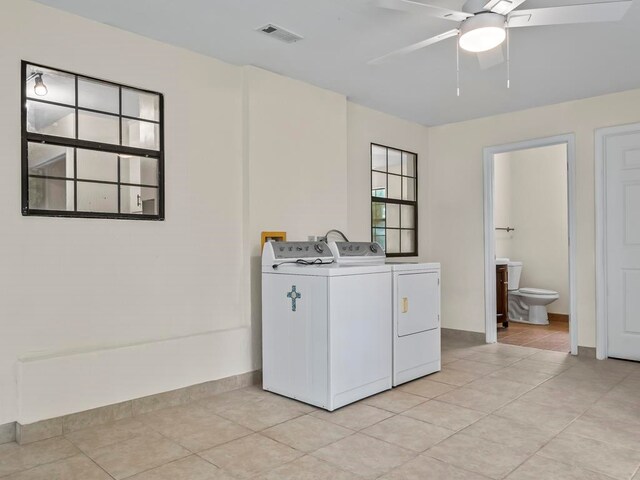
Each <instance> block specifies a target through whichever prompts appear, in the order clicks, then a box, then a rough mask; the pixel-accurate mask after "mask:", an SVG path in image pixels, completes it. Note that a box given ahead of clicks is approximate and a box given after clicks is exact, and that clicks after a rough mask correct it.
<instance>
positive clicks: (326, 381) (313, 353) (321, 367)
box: [262, 242, 392, 410]
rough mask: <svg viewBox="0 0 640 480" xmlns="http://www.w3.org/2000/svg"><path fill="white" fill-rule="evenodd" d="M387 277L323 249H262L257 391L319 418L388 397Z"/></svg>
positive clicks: (383, 269)
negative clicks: (312, 410)
mask: <svg viewBox="0 0 640 480" xmlns="http://www.w3.org/2000/svg"><path fill="white" fill-rule="evenodd" d="M383 255H384V254H383ZM391 277H392V274H391V267H390V266H387V265H384V264H383V263H382V264H381V263H378V264H376V265H346V264H338V263H335V262H334V258H333V255H332V254H331V251H330V250H329V247H328V246H327V244H326V243H324V242H275V243H267V244H265V246H264V250H263V253H262V359H263V388H264V389H265V390H268V391H271V392H274V393H278V394H280V395H284V396H287V397H290V398H294V399H296V400H300V401H302V402H305V403H309V404H311V405H315V406H317V407H321V408H324V409H326V410H334V409H336V408H339V407H342V406H344V405H347V404H349V403H352V402H355V401H356V400H360V399H362V398H365V397H368V396H370V395H373V394H376V393H379V392H382V391H384V390H388V389H390V388H391V384H392V368H391V366H392V345H391V341H390V338H389V332H390V329H391V322H390V318H391V316H392V312H391V301H392V300H391V283H392V278H391Z"/></svg>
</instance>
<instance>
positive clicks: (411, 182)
mask: <svg viewBox="0 0 640 480" xmlns="http://www.w3.org/2000/svg"><path fill="white" fill-rule="evenodd" d="M371 240H372V241H374V242H378V243H379V244H380V245H381V246H382V248H384V250H385V252H386V254H387V256H388V257H410V256H415V255H418V155H417V154H416V153H413V152H408V151H405V150H400V149H398V148H391V147H386V146H384V145H378V144H375V143H372V144H371Z"/></svg>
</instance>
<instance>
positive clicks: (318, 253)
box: [271, 242, 332, 260]
mask: <svg viewBox="0 0 640 480" xmlns="http://www.w3.org/2000/svg"><path fill="white" fill-rule="evenodd" d="M271 246H272V247H273V253H274V257H275V258H276V259H277V260H282V259H291V258H314V259H315V258H324V257H331V256H332V254H331V250H329V246H328V245H327V244H326V243H325V242H272V243H271Z"/></svg>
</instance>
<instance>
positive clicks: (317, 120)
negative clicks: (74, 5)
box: [0, 0, 427, 425]
mask: <svg viewBox="0 0 640 480" xmlns="http://www.w3.org/2000/svg"><path fill="white" fill-rule="evenodd" d="M0 42H2V44H3V45H10V46H11V48H4V49H1V50H0V68H1V69H2V71H3V72H4V73H5V74H4V75H3V76H2V77H1V78H0V102H1V104H2V105H5V106H6V107H7V108H4V109H2V111H0V128H1V129H2V130H1V131H2V132H3V136H2V137H0V151H1V152H2V157H3V161H2V162H0V189H1V190H2V191H3V192H4V194H5V195H4V198H5V199H6V201H5V202H4V203H2V204H1V205H0V221H2V224H3V227H4V228H3V231H4V232H5V234H4V236H3V245H2V247H3V248H2V249H0V264H1V265H2V266H3V275H2V277H0V332H2V335H0V425H1V424H3V423H6V422H9V421H13V420H19V421H20V422H22V423H29V422H32V421H37V420H41V419H44V418H49V417H52V416H57V415H62V414H66V413H72V412H75V411H80V410H86V409H89V408H93V407H98V406H101V405H104V404H109V403H115V402H118V401H123V400H126V399H129V398H134V397H138V396H142V395H149V394H153V393H159V392H162V391H167V390H171V389H175V388H180V387H183V386H186V385H190V384H194V383H199V382H204V381H208V380H213V379H216V378H221V377H225V376H230V375H234V374H238V373H243V372H247V371H250V370H252V369H256V368H260V366H261V355H260V353H261V352H260V343H261V342H260V265H259V263H260V258H259V255H260V232H261V231H262V230H284V231H286V232H287V234H288V238H289V239H292V240H303V239H306V238H307V236H308V235H321V234H324V233H325V232H326V231H327V230H328V229H330V228H339V229H341V230H345V231H346V232H350V231H351V230H353V232H354V233H353V235H354V238H361V239H368V238H369V233H368V232H369V226H368V222H369V213H368V212H369V202H370V200H369V198H370V193H369V191H368V189H369V180H368V179H369V168H370V159H369V153H368V149H369V143H370V142H371V141H378V142H380V143H385V144H390V145H393V146H398V147H401V148H406V149H409V150H414V151H416V152H418V153H419V155H420V168H421V170H422V171H426V158H427V149H426V141H427V134H426V132H427V130H426V128H425V127H422V126H419V125H415V124H411V123H410V122H406V121H403V120H399V119H397V118H394V117H391V116H389V115H384V114H380V113H378V112H375V111H373V110H369V109H363V108H361V107H358V106H355V105H352V104H349V103H348V102H347V100H346V98H345V97H344V96H342V95H339V94H336V93H333V92H330V91H327V90H323V89H320V88H317V87H314V86H311V85H308V84H305V83H303V82H299V81H295V80H292V79H289V78H286V77H282V76H280V75H276V74H272V73H269V72H266V71H263V70H261V69H258V68H255V67H236V66H231V65H227V64H224V63H222V62H219V61H217V60H215V59H211V58H208V57H204V56H200V55H197V54H194V53H190V52H188V51H185V50H182V49H178V48H174V47H171V46H168V45H165V44H161V43H158V42H155V41H152V40H149V39H146V38H143V37H140V36H136V35H133V34H130V33H126V32H123V31H121V30H117V29H115V28H112V27H109V26H106V25H102V24H98V23H94V22H91V21H89V20H86V19H83V18H80V17H77V16H73V15H70V14H67V13H63V12H61V11H58V10H54V9H50V8H48V7H44V6H42V5H40V4H37V3H35V2H30V1H26V0H7V1H6V2H4V3H3V10H2V15H1V16H0ZM125 50H126V51H127V52H130V54H129V55H122V51H125ZM69 52H73V54H70V53H69ZM22 59H26V60H28V61H32V62H35V63H41V64H45V65H49V66H52V67H57V68H61V69H66V70H70V71H73V72H78V73H84V74H87V75H90V76H94V77H97V78H104V79H107V80H111V81H114V82H118V83H124V84H128V85H132V86H137V87H140V88H145V89H149V90H155V91H159V92H161V93H163V94H164V95H165V119H166V123H165V144H166V151H165V154H166V172H165V173H166V175H165V177H166V178H165V187H166V218H167V220H166V221H164V222H134V221H104V220H90V219H56V218H42V217H22V216H21V214H20V182H19V178H20V141H19V139H20V115H19V112H20V103H19V102H20V100H19V92H20V60H22ZM194 79H197V81H194ZM350 157H352V159H351V160H350ZM352 165H354V168H353V169H352V168H351V166H352ZM421 174H422V172H421ZM422 178H423V177H422ZM351 184H353V191H352V192H351V193H349V192H350V191H351V190H352V189H351V187H350V185H351ZM425 193H426V192H425V191H423V190H421V195H422V197H424V195H425ZM421 201H422V200H421ZM352 204H353V205H354V206H355V207H354V208H356V210H355V211H352V210H351V209H350V208H349V205H352ZM362 211H364V212H365V213H364V214H362ZM423 222H424V220H423ZM43 239H46V241H43ZM70 299H73V300H72V301H70ZM95 372H100V379H101V381H96V378H95Z"/></svg>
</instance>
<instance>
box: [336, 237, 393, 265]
mask: <svg viewBox="0 0 640 480" xmlns="http://www.w3.org/2000/svg"><path fill="white" fill-rule="evenodd" d="M329 247H330V248H331V251H332V252H333V256H334V257H335V259H336V261H338V262H379V263H384V261H385V258H386V255H385V253H384V250H383V249H382V247H381V246H380V245H379V244H378V243H376V242H330V243H329Z"/></svg>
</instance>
